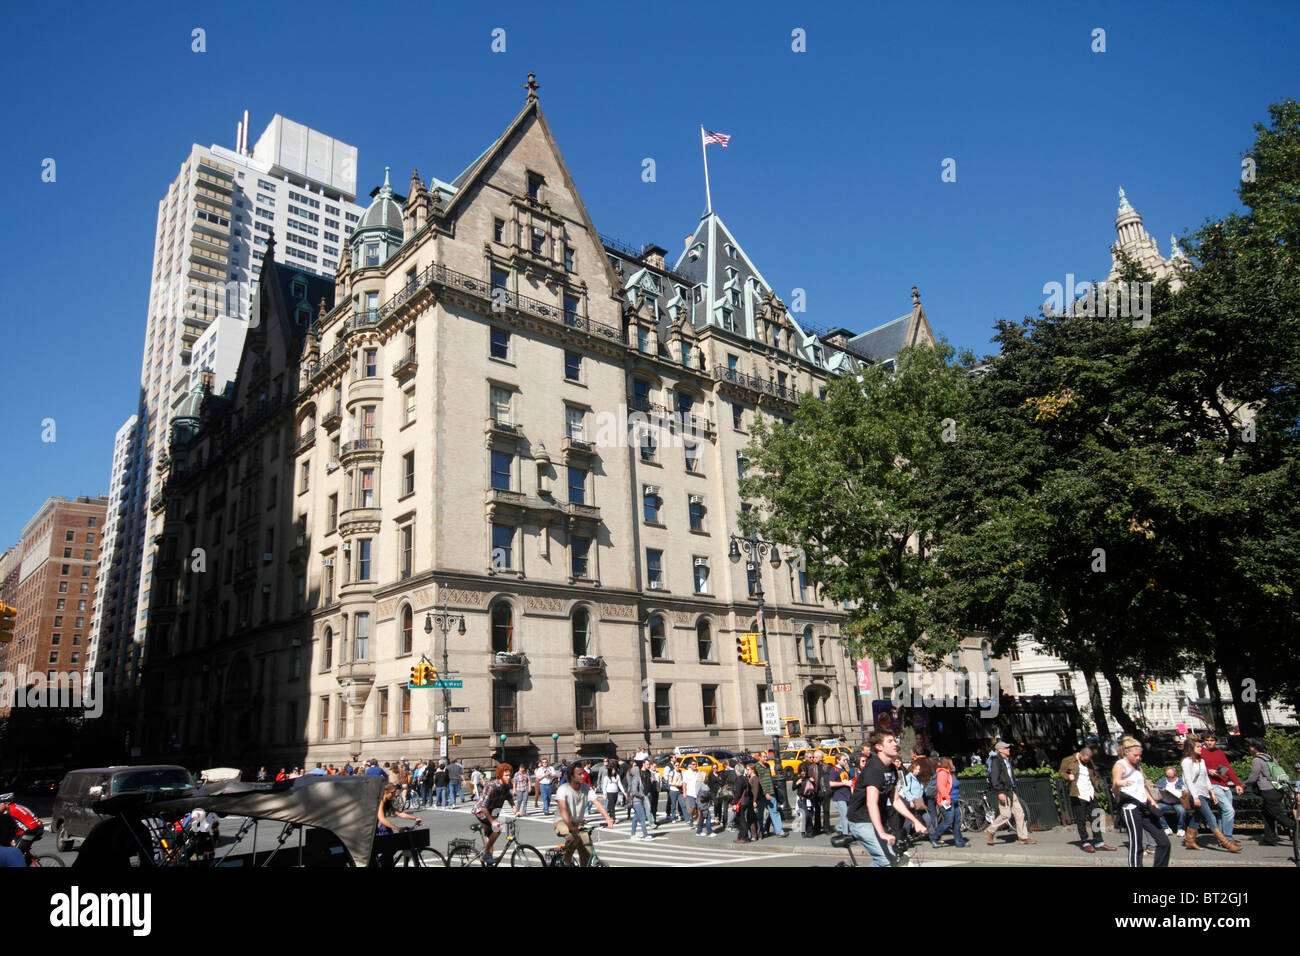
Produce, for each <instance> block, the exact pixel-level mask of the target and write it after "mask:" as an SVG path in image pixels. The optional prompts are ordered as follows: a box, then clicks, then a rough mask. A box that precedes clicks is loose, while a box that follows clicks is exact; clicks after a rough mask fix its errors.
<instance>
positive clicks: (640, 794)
mask: <svg viewBox="0 0 1300 956" xmlns="http://www.w3.org/2000/svg"><path fill="white" fill-rule="evenodd" d="M623 792H624V793H625V794H626V795H627V805H628V807H630V808H631V810H632V839H633V840H650V839H653V838H652V837H651V836H650V829H649V827H648V826H647V825H646V806H645V779H644V778H643V777H642V776H641V764H640V763H634V764H632V766H631V767H630V768H629V769H628V773H627V780H626V781H625V782H624V786H623ZM638 823H639V824H641V836H637V835H636V825H637V824H638Z"/></svg>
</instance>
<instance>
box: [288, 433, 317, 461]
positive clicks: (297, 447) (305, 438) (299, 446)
mask: <svg viewBox="0 0 1300 956" xmlns="http://www.w3.org/2000/svg"><path fill="white" fill-rule="evenodd" d="M314 444H316V429H315V428H313V429H311V431H309V432H307V433H306V434H305V435H299V436H298V440H297V441H295V442H294V443H293V453H294V454H295V455H296V454H298V452H300V451H302V450H303V449H304V448H310V447H311V446H312V445H314Z"/></svg>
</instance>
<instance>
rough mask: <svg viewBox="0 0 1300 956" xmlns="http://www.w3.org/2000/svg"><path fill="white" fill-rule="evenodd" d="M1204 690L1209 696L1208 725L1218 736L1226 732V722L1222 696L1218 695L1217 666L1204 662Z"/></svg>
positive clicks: (1211, 661)
mask: <svg viewBox="0 0 1300 956" xmlns="http://www.w3.org/2000/svg"><path fill="white" fill-rule="evenodd" d="M1205 688H1206V692H1207V693H1208V694H1209V695H1210V723H1211V725H1212V726H1213V727H1214V730H1215V732H1216V733H1218V734H1219V735H1220V736H1222V735H1224V734H1226V733H1227V732H1228V722H1227V721H1226V720H1224V718H1223V695H1221V694H1220V693H1219V665H1218V664H1216V663H1215V662H1214V661H1213V660H1209V659H1207V660H1206V661H1205Z"/></svg>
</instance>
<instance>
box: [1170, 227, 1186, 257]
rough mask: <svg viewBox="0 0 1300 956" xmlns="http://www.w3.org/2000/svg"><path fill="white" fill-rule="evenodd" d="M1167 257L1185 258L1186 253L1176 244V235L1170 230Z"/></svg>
mask: <svg viewBox="0 0 1300 956" xmlns="http://www.w3.org/2000/svg"><path fill="white" fill-rule="evenodd" d="M1169 258H1170V259H1186V258H1187V255H1186V254H1185V253H1184V252H1183V247H1182V246H1180V245H1179V244H1178V237H1177V236H1175V235H1174V234H1173V233H1172V232H1171V233H1170V234H1169Z"/></svg>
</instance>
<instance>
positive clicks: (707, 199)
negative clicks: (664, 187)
mask: <svg viewBox="0 0 1300 956" xmlns="http://www.w3.org/2000/svg"><path fill="white" fill-rule="evenodd" d="M700 152H701V153H703V154H704V205H705V211H706V212H709V213H711V212H713V197H712V196H711V195H710V194H709V147H708V146H707V145H706V144H705V142H704V124H703V123H701V124H700Z"/></svg>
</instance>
